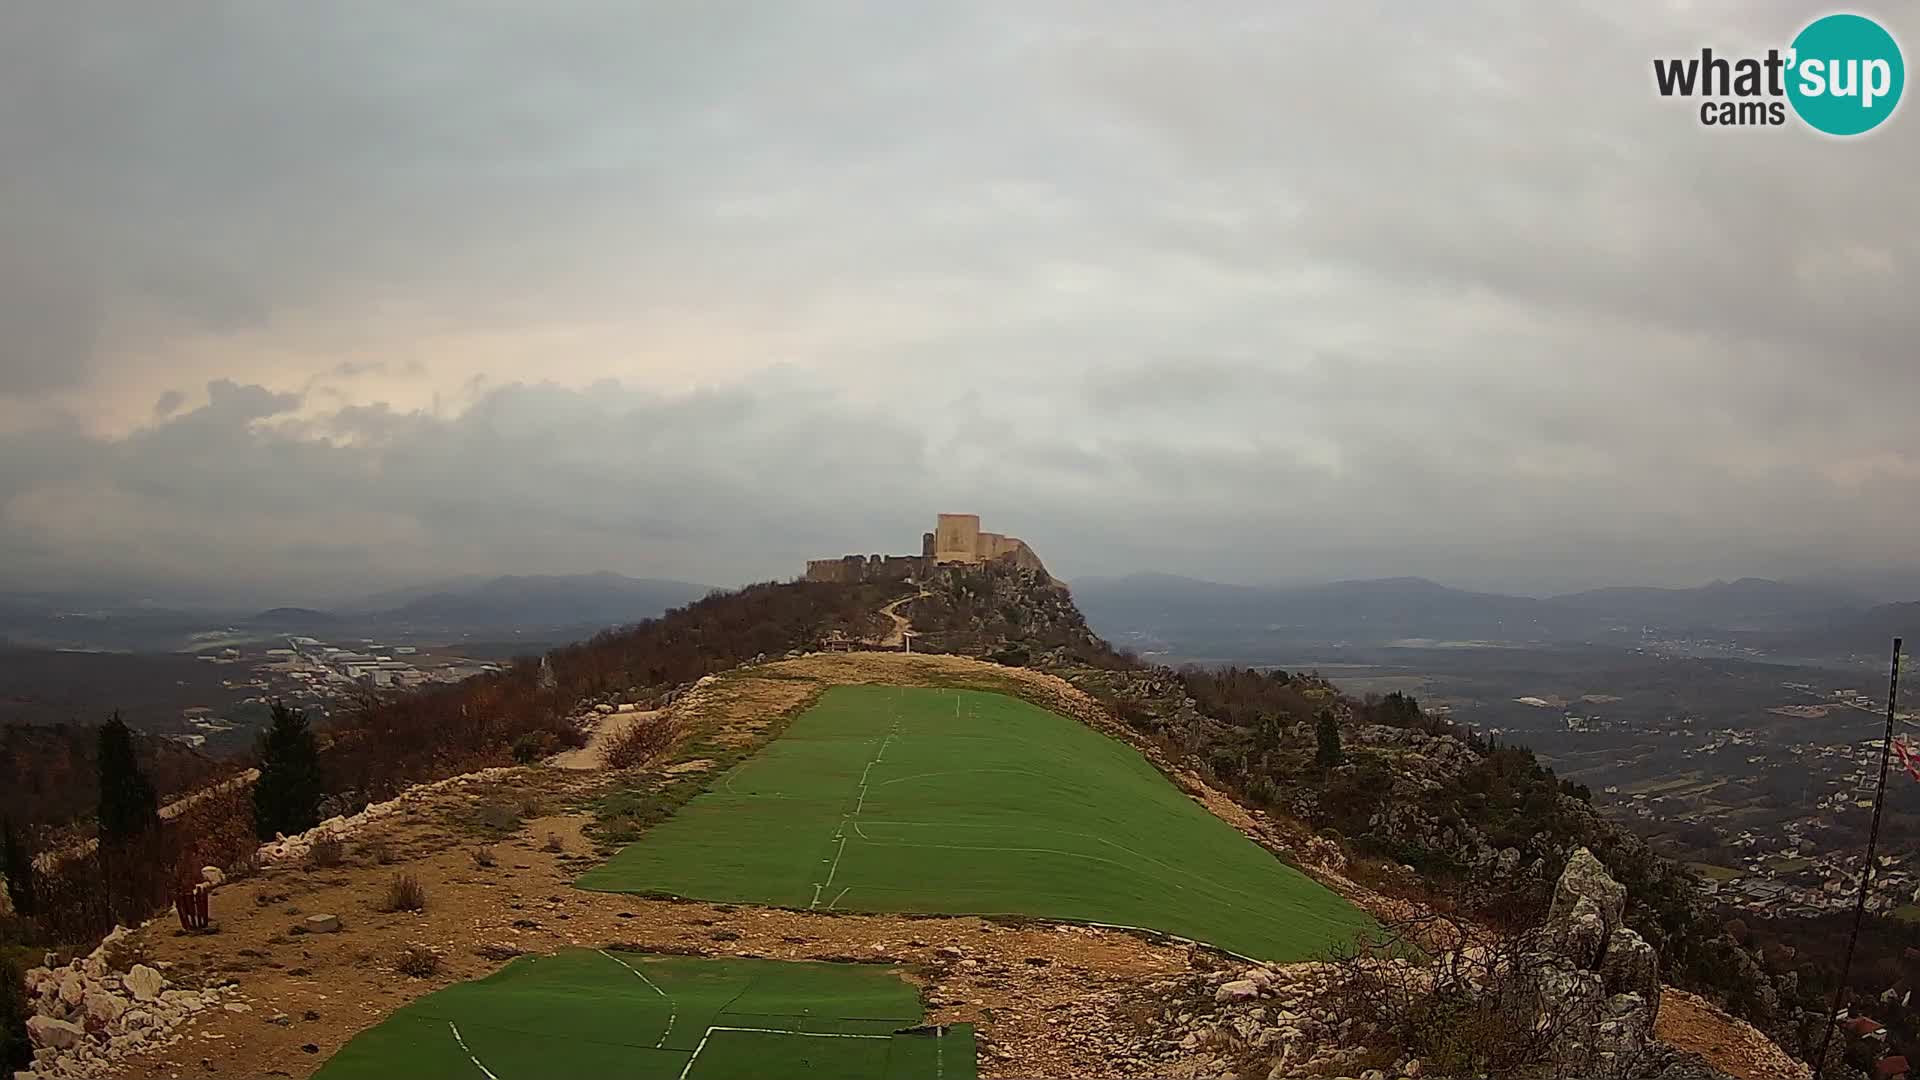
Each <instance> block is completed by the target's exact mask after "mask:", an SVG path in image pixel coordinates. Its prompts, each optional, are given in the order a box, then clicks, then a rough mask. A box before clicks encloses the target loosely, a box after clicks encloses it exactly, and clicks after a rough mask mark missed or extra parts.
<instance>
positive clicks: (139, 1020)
mask: <svg viewBox="0 0 1920 1080" xmlns="http://www.w3.org/2000/svg"><path fill="white" fill-rule="evenodd" d="M120 1026H121V1027H122V1028H124V1029H125V1030H127V1031H139V1030H140V1029H142V1028H150V1027H152V1026H153V1014H152V1013H150V1012H148V1011H147V1010H145V1009H128V1010H127V1012H126V1014H125V1015H124V1016H122V1017H120Z"/></svg>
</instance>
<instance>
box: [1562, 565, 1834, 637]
mask: <svg viewBox="0 0 1920 1080" xmlns="http://www.w3.org/2000/svg"><path fill="white" fill-rule="evenodd" d="M1551 602H1552V603H1555V604H1562V605H1566V606H1568V607H1572V608H1577V609H1579V610H1582V611H1587V612H1591V613H1593V614H1595V615H1598V616H1600V617H1602V618H1604V619H1609V620H1615V621H1619V622H1622V623H1627V624H1639V625H1645V626H1655V627H1661V628H1664V629H1671V630H1686V629H1693V628H1699V629H1712V630H1785V629H1789V628H1793V627H1804V626H1806V625H1807V624H1808V622H1809V621H1810V620H1811V619H1813V618H1816V617H1826V616H1834V615H1838V614H1841V613H1846V612H1858V611H1860V610H1861V609H1863V608H1864V607H1866V602H1865V601H1863V600H1861V599H1860V598H1859V597H1858V596H1855V595H1854V594H1852V593H1850V592H1844V591H1842V590H1839V589H1829V588H1822V587H1819V586H1812V585H1789V584H1786V583H1784V582H1779V581H1768V580H1767V579H1765V578H1741V579H1740V580H1738V581H1716V582H1714V583H1712V584H1711V585H1703V586H1701V587H1699V588H1696V589H1654V588H1609V589H1591V590H1588V591H1586V592H1578V593H1568V594H1566V595H1563V596H1556V597H1553V598H1552V601H1551Z"/></svg>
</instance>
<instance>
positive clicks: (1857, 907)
mask: <svg viewBox="0 0 1920 1080" xmlns="http://www.w3.org/2000/svg"><path fill="white" fill-rule="evenodd" d="M1899 693H1900V639H1899V638H1894V639H1893V665H1892V673H1891V674H1889V675H1888V676H1887V733H1886V736H1885V737H1884V738H1882V739H1881V740H1880V786H1879V788H1878V789H1877V790H1875V791H1874V793H1873V827H1872V828H1871V829H1870V830H1869V831H1868V832H1867V868H1866V869H1865V870H1863V871H1861V873H1860V896H1859V899H1858V900H1856V901H1855V902H1854V905H1853V930H1852V932H1851V933H1849V934H1848V935H1847V952H1846V956H1845V958H1844V959H1842V960H1841V961H1840V982H1839V984H1838V985H1836V986H1835V987H1834V988H1833V1006H1832V1007H1831V1008H1829V1009H1828V1010H1827V1030H1826V1033H1825V1034H1824V1035H1822V1036H1821V1037H1820V1056H1818V1057H1816V1058H1815V1059H1814V1061H1813V1080H1821V1077H1822V1076H1823V1075H1824V1074H1825V1072H1826V1068H1827V1047H1828V1045H1829V1044H1831V1043H1832V1042H1833V1029H1834V1026H1835V1023H1836V1021H1835V1017H1837V1016H1839V1015H1840V1003H1841V1001H1842V1000H1843V999H1844V998H1845V996H1846V993H1847V978H1848V976H1850V975H1852V974H1853V947H1854V944H1855V943H1856V942H1858V941H1859V940H1860V923H1861V920H1863V919H1865V918H1866V915H1867V892H1868V890H1869V889H1870V888H1871V887H1872V885H1873V869H1874V862H1873V853H1874V849H1875V848H1876V847H1878V846H1879V843H1880V809H1881V807H1882V806H1883V805H1884V804H1885V803H1886V801H1887V758H1888V756H1889V755H1890V754H1892V752H1893V703H1894V699H1895V698H1896V697H1897V696H1898V695H1899Z"/></svg>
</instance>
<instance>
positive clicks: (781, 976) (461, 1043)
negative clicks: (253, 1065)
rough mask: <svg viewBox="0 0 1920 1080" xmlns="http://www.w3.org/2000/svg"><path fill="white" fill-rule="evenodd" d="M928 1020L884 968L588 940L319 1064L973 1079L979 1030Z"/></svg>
mask: <svg viewBox="0 0 1920 1080" xmlns="http://www.w3.org/2000/svg"><path fill="white" fill-rule="evenodd" d="M921 1019H922V1011H921V1006H920V1001H919V997H918V995H917V993H916V991H915V989H914V988H913V987H912V986H911V985H909V984H908V983H907V982H905V981H904V980H902V979H901V978H900V977H899V976H898V975H897V974H896V973H895V972H894V971H893V970H892V969H890V968H887V967H884V966H877V965H859V966H856V965H846V964H822V963H799V962H788V961H779V960H748V959H737V958H708V957H686V956H659V955H651V954H643V953H630V952H606V951H597V950H591V949H577V950H572V951H569V952H564V953H560V954H559V955H556V956H524V957H520V958H518V959H516V960H514V961H513V962H512V963H510V964H508V965H507V966H506V967H504V968H502V969H501V970H500V971H498V972H495V973H494V974H493V975H490V976H488V977H487V978H484V979H480V980H478V981H475V982H469V983H461V984H459V985H456V986H450V987H448V988H446V989H445V990H441V991H439V992H438V993H434V994H429V995H428V996H426V997H424V998H421V999H420V1000H418V1001H416V1002H414V1003H412V1004H411V1005H407V1006H406V1007H404V1008H402V1009H400V1010H398V1011H396V1012H395V1013H394V1014H393V1015H392V1016H390V1017H388V1018H387V1019H386V1020H385V1021H384V1022H382V1023H381V1024H379V1025H377V1026H375V1027H372V1028H369V1029H368V1030H366V1031H363V1032H361V1033H360V1034H359V1035H357V1036H355V1037H354V1039H353V1041H352V1042H349V1043H348V1044H347V1045H346V1046H344V1047H341V1048H340V1051H339V1052H338V1053H336V1054H335V1055H334V1056H333V1058H332V1059H331V1060H329V1061H328V1062H327V1063H326V1065H325V1066H324V1067H322V1068H321V1070H320V1072H319V1073H318V1074H316V1075H317V1077H318V1080H374V1078H385V1077H394V1076H405V1077H409V1078H412V1080H425V1078H434V1077H446V1078H448V1080H456V1078H457V1080H474V1078H476V1077H480V1076H482V1075H483V1073H482V1072H481V1070H482V1069H485V1070H486V1071H487V1072H488V1073H491V1074H492V1075H494V1076H497V1077H499V1078H500V1080H516V1078H521V1077H533V1076H567V1077H608V1078H618V1080H677V1078H679V1077H681V1076H683V1075H684V1076H685V1077H686V1078H687V1080H721V1078H731V1080H745V1078H754V1077H806V1076H818V1077H845V1078H847V1080H924V1078H929V1077H951V1078H955V1080H971V1078H972V1077H973V1076H975V1065H974V1045H973V1031H972V1029H971V1028H970V1027H968V1026H967V1025H964V1024H962V1025H954V1026H951V1027H948V1028H945V1029H936V1028H922V1027H921V1026H920V1025H921Z"/></svg>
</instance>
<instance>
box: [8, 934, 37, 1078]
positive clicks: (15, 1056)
mask: <svg viewBox="0 0 1920 1080" xmlns="http://www.w3.org/2000/svg"><path fill="white" fill-rule="evenodd" d="M32 1014H33V1010H32V1009H30V1008H29V1007H28V1006H27V984H26V980H24V979H22V978H21V977H20V968H19V966H18V965H16V964H15V963H14V962H13V960H12V959H10V958H6V957H0V1069H6V1070H9V1071H11V1070H14V1069H25V1068H26V1067H28V1066H29V1065H32V1064H33V1040H32V1039H31V1038H30V1037H28V1035H27V1017H28V1016H31V1015H32Z"/></svg>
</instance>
